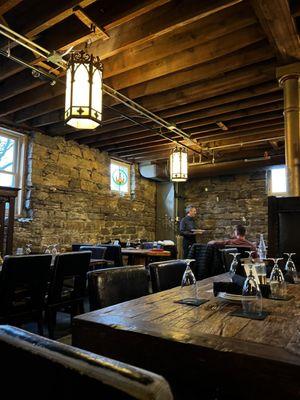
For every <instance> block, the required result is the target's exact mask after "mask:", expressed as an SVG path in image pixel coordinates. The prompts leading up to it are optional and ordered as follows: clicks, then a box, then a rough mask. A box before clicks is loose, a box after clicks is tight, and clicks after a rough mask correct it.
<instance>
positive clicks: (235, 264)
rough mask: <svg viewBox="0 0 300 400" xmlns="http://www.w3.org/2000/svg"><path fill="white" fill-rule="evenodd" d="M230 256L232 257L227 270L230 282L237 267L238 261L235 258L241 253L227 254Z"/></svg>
mask: <svg viewBox="0 0 300 400" xmlns="http://www.w3.org/2000/svg"><path fill="white" fill-rule="evenodd" d="M229 254H230V255H231V256H233V260H232V262H231V264H230V269H229V275H230V276H231V280H232V277H233V275H235V274H236V269H237V267H238V265H239V261H238V260H237V256H240V255H241V253H229Z"/></svg>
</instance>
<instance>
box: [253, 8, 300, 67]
mask: <svg viewBox="0 0 300 400" xmlns="http://www.w3.org/2000/svg"><path fill="white" fill-rule="evenodd" d="M250 3H251V5H252V7H253V9H254V11H255V13H256V15H257V17H258V19H259V21H260V24H261V26H262V28H263V29H264V31H265V33H266V35H267V37H268V39H269V42H270V44H271V45H272V46H273V47H274V49H275V50H276V52H277V55H278V58H279V59H280V60H281V61H285V62H287V61H289V60H290V59H293V58H296V59H298V60H299V59H300V38H299V36H298V34H297V29H296V26H295V22H294V20H293V18H292V15H291V12H290V8H289V3H288V0H250Z"/></svg>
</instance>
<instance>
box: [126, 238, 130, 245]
mask: <svg viewBox="0 0 300 400" xmlns="http://www.w3.org/2000/svg"><path fill="white" fill-rule="evenodd" d="M130 245H131V243H130V239H127V242H126V247H130Z"/></svg>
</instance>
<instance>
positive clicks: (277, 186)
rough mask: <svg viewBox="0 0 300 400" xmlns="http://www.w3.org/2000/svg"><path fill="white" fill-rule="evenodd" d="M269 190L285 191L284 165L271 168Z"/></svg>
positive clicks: (275, 191) (274, 191) (273, 191)
mask: <svg viewBox="0 0 300 400" xmlns="http://www.w3.org/2000/svg"><path fill="white" fill-rule="evenodd" d="M271 191H272V193H286V191H287V182H286V169H285V167H280V168H273V169H272V170H271Z"/></svg>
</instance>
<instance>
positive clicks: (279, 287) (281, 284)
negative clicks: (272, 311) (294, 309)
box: [270, 258, 286, 299]
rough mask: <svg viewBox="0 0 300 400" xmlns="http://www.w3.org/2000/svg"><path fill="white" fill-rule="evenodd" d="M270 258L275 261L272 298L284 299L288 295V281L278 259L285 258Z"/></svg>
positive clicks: (271, 286)
mask: <svg viewBox="0 0 300 400" xmlns="http://www.w3.org/2000/svg"><path fill="white" fill-rule="evenodd" d="M270 260H273V261H274V267H273V269H272V272H271V275H270V289H271V298H272V297H273V298H275V299H283V298H284V297H285V296H286V283H285V280H284V276H283V273H282V271H281V269H280V268H279V266H278V261H280V260H283V258H270Z"/></svg>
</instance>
